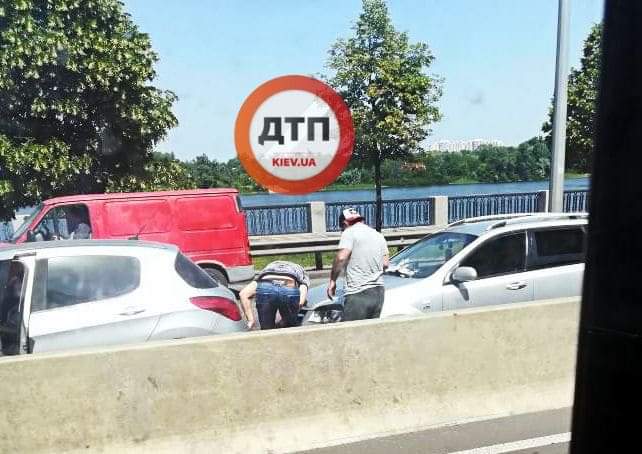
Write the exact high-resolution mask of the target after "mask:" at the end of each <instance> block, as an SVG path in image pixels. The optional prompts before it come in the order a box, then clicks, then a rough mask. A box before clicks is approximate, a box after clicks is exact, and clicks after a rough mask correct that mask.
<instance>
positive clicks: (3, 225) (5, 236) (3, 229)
mask: <svg viewBox="0 0 642 454" xmlns="http://www.w3.org/2000/svg"><path fill="white" fill-rule="evenodd" d="M12 235H13V225H12V224H11V222H0V241H7V240H9V239H11V236H12Z"/></svg>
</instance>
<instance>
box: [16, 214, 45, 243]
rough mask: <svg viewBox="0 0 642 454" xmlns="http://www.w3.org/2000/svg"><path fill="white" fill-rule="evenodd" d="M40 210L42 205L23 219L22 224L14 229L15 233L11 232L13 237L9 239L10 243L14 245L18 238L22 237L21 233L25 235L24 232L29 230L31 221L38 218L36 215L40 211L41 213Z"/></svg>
mask: <svg viewBox="0 0 642 454" xmlns="http://www.w3.org/2000/svg"><path fill="white" fill-rule="evenodd" d="M41 210H42V204H40V205H38V206H37V207H36V208H35V209H34V210H33V212H32V213H31V214H30V215H29V216H27V217H26V218H25V219H24V221H22V224H20V227H18V228H17V229H16V231H15V232H13V235H12V236H11V239H10V240H9V241H11V242H12V243H15V242H16V241H18V238H20V237H21V236H22V234H23V233H25V231H26V230H27V229H28V228H29V226H30V225H31V221H33V220H34V218H35V217H36V216H38V213H40V211H41Z"/></svg>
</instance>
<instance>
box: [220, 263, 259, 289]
mask: <svg viewBox="0 0 642 454" xmlns="http://www.w3.org/2000/svg"><path fill="white" fill-rule="evenodd" d="M226 271H227V277H228V278H229V281H230V284H233V283H239V282H247V281H251V280H252V279H254V265H245V266H233V267H229V268H227V269H226Z"/></svg>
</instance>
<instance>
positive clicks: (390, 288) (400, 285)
mask: <svg viewBox="0 0 642 454" xmlns="http://www.w3.org/2000/svg"><path fill="white" fill-rule="evenodd" d="M586 231H587V214H586V213H573V214H565V213H550V214H547V213H534V214H517V215H498V216H485V217H480V218H473V219H466V220H462V221H458V222H455V223H453V224H450V225H449V226H448V227H446V228H445V229H443V230H440V231H438V232H436V233H433V234H431V235H428V236H427V237H425V238H423V239H421V240H420V241H418V242H416V243H415V244H413V245H412V246H409V247H408V248H406V249H404V250H402V251H401V252H399V253H398V254H396V255H395V256H394V257H393V258H392V259H391V260H390V262H391V266H390V268H389V269H388V270H387V271H386V273H385V276H384V281H385V288H386V297H385V302H384V306H383V309H382V311H381V317H390V316H396V315H412V314H421V313H425V312H433V311H442V310H453V309H462V308H468V307H475V306H485V305H491V304H505V303H516V302H523V301H532V300H539V299H548V298H558V297H571V296H579V295H580V294H581V292H582V276H583V273H584V255H585V250H586ZM324 293H325V288H320V287H317V288H315V289H312V290H311V292H310V295H309V298H308V301H309V302H308V306H309V307H319V306H321V305H324V304H327V303H329V301H325V298H324ZM335 303H336V301H335Z"/></svg>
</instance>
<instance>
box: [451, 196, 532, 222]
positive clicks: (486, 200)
mask: <svg viewBox="0 0 642 454" xmlns="http://www.w3.org/2000/svg"><path fill="white" fill-rule="evenodd" d="M539 194H540V193H539V192H522V193H514V194H480V195H472V196H463V197H449V198H448V222H455V221H458V220H460V219H465V218H473V217H478V216H488V215H492V214H511V213H534V212H537V211H544V210H543V209H542V206H541V201H540V200H539V199H540V197H541V196H540V195H539Z"/></svg>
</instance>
